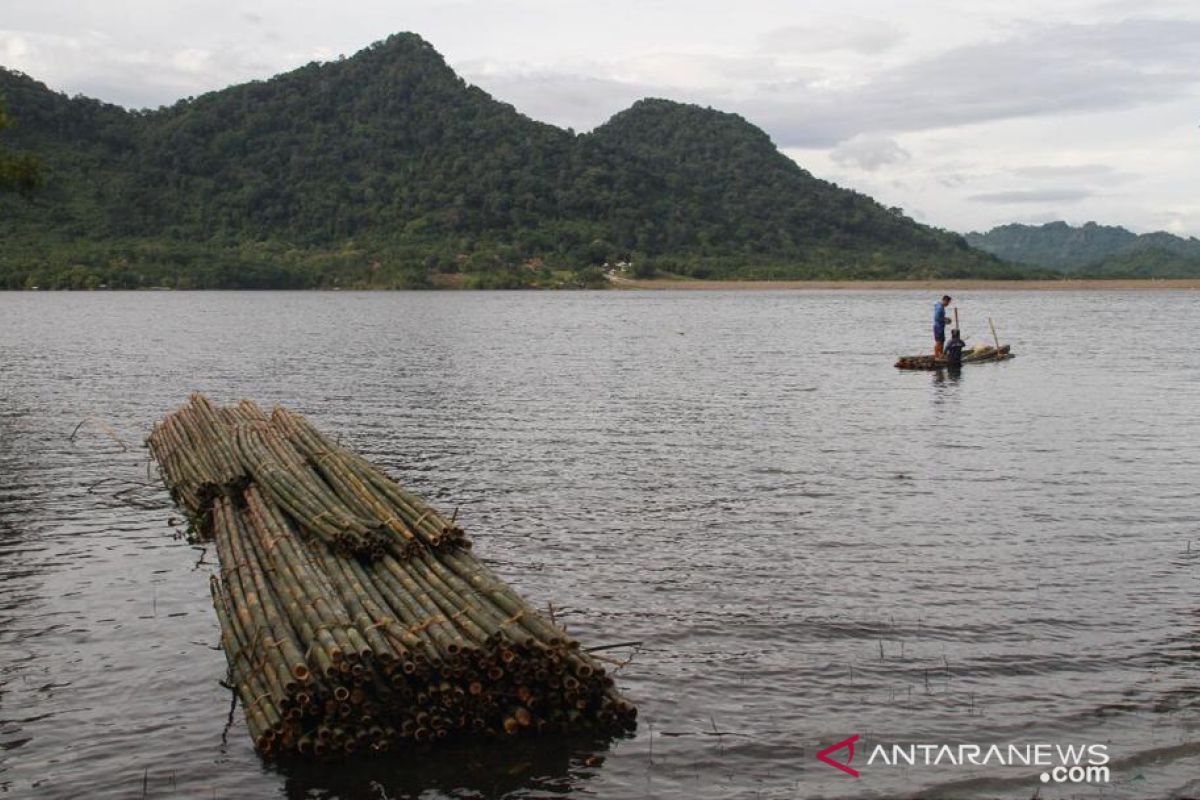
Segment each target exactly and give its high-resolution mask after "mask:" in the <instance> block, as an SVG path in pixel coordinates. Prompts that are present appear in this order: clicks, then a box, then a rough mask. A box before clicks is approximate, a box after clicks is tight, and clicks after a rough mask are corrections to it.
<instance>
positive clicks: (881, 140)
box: [829, 134, 912, 172]
mask: <svg viewBox="0 0 1200 800" xmlns="http://www.w3.org/2000/svg"><path fill="white" fill-rule="evenodd" d="M829 157H830V158H832V159H833V160H834V161H835V162H836V163H838V164H841V165H842V166H849V165H853V166H856V167H858V168H859V169H863V170H866V171H867V172H874V171H875V170H877V169H879V168H881V167H886V166H888V165H891V164H899V163H901V162H904V161H908V160H909V159H910V158H912V155H911V154H910V153H909V152H908V151H907V150H905V149H904V148H903V147H901V146H900V144H899V143H898V142H897V141H896V140H895V139H891V138H889V137H887V136H876V135H873V134H859V135H857V136H853V137H851V138H849V139H847V140H846V141H844V142H842V143H841V144H839V145H838V146H837V147H835V148H834V149H833V150H832V151H831V152H830V154H829Z"/></svg>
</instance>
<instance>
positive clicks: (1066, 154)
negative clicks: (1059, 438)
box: [0, 0, 1200, 236]
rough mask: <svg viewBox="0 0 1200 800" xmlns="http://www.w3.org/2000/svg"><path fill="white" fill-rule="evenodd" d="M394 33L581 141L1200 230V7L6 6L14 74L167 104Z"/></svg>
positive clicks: (953, 202) (946, 204)
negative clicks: (695, 142)
mask: <svg viewBox="0 0 1200 800" xmlns="http://www.w3.org/2000/svg"><path fill="white" fill-rule="evenodd" d="M397 31H415V32H417V33H419V34H421V35H422V36H424V37H425V38H426V39H428V40H429V41H430V42H431V43H432V44H433V45H434V47H436V48H437V49H438V50H439V51H440V52H441V53H442V54H443V55H444V56H445V57H446V59H447V60H448V61H449V62H450V64H451V66H453V67H454V68H455V69H456V70H457V71H458V72H459V73H460V74H462V75H463V76H464V77H465V78H466V79H467V80H469V81H470V82H472V83H475V84H477V85H479V86H481V87H483V88H484V89H486V90H487V91H489V92H491V93H492V94H493V95H494V96H496V97H497V98H499V99H501V100H504V101H506V102H509V103H512V104H513V105H515V106H516V107H517V108H518V109H519V110H521V111H522V112H524V113H525V114H528V115H529V116H531V117H534V118H537V119H541V120H545V121H547V122H552V123H555V124H557V125H561V126H564V127H567V126H570V127H573V128H575V129H576V130H587V129H590V128H592V127H594V126H596V125H598V124H600V123H602V122H603V121H604V120H605V119H607V118H608V117H610V116H611V115H612V114H614V113H616V112H617V111H620V110H621V109H622V108H625V107H626V106H628V105H629V104H630V103H632V102H633V101H634V100H636V99H638V98H640V97H646V96H658V97H669V98H672V99H676V100H684V101H689V102H696V103H701V104H704V105H711V106H713V107H716V108H720V109H722V110H726V111H735V112H737V113H740V114H742V115H743V116H745V117H746V118H747V119H749V120H750V121H751V122H753V123H755V124H756V125H759V126H760V127H762V128H764V129H765V130H766V131H767V132H768V133H769V134H770V135H771V137H772V138H773V139H774V140H775V143H776V144H777V145H778V146H779V147H780V148H782V149H783V150H784V151H785V152H786V153H788V155H790V156H791V157H793V158H794V159H795V160H796V161H797V162H799V163H800V164H801V165H803V166H804V167H805V168H806V169H808V170H809V171H811V172H812V173H814V174H816V175H818V176H819V177H823V178H826V179H829V180H832V181H834V182H836V183H838V184H840V185H843V186H848V187H851V188H854V189H858V190H860V191H863V192H866V193H868V194H870V195H872V196H874V197H876V198H877V199H879V200H880V201H881V202H883V203H885V204H887V205H897V206H901V207H903V208H904V209H905V210H906V211H907V212H908V213H909V214H910V215H912V216H914V217H915V218H917V219H919V220H921V221H923V222H926V223H929V224H933V225H938V226H940V227H945V228H950V229H953V230H960V231H966V230H980V229H986V228H989V227H991V226H993V225H997V224H1003V223H1005V222H1013V221H1019V222H1044V221H1049V220H1054V219H1065V220H1067V221H1069V222H1072V223H1082V222H1086V221H1088V220H1095V221H1097V222H1102V223H1107V224H1121V225H1125V226H1126V227H1129V228H1132V229H1134V230H1137V231H1149V230H1169V231H1172V232H1175V233H1180V234H1186V235H1197V236H1200V190H1198V188H1197V187H1200V3H1198V2H1196V0H1185V1H1184V2H1176V1H1174V0H1137V1H1136V2H1132V1H1130V0H1107V1H1104V2H1097V1H1095V0H1091V1H1089V2H1083V1H1082V0H1056V2H1054V3H1048V2H1045V0H1036V2H1034V1H1033V0H1000V1H998V2H993V0H972V2H963V0H953V1H950V0H946V1H945V2H943V0H926V1H925V2H919V3H916V2H903V0H900V1H899V2H898V1H897V0H837V2H832V1H831V0H823V2H809V1H808V0H779V1H775V0H739V1H738V2H729V0H690V1H689V2H681V1H680V0H608V2H605V3H597V2H595V1H594V0H588V2H583V1H582V0H482V1H481V0H457V1H454V0H451V1H450V2H433V1H432V0H341V1H340V2H320V3H316V2H307V1H306V0H246V1H245V2H232V0H205V1H204V2H199V1H193V0H0V64H2V65H4V66H7V67H12V68H16V69H20V70H22V71H24V72H26V73H29V74H30V75H32V76H34V77H35V78H38V79H39V80H42V81H44V82H45V83H47V84H48V85H50V86H51V87H52V88H54V89H58V90H61V91H65V92H67V93H69V94H76V93H82V94H85V95H89V96H92V97H97V98H100V99H102V100H107V101H109V102H113V103H119V104H121V105H125V106H130V107H145V106H158V105H161V104H166V103H171V102H173V101H175V100H177V99H178V98H180V97H185V96H188V95H194V94H198V93H200V92H204V91H207V90H211V89H219V88H222V87H224V86H227V85H229V84H231V83H235V82H241V81H245V80H250V79H256V78H266V77H269V76H271V75H273V74H275V73H278V72H281V71H284V70H287V69H291V68H294V67H297V66H300V65H301V64H304V63H306V62H308V61H312V60H314V59H315V60H325V59H330V58H336V57H337V56H339V55H341V54H345V55H350V54H352V53H354V52H355V51H356V50H358V49H360V48H361V47H363V46H365V45H367V44H369V43H371V42H372V41H375V40H377V39H382V38H384V37H385V36H387V35H388V34H389V33H394V32H397Z"/></svg>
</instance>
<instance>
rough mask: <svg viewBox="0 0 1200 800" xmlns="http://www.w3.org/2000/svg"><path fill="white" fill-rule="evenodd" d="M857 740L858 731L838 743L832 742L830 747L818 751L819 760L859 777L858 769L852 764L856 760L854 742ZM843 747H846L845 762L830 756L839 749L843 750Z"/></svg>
mask: <svg viewBox="0 0 1200 800" xmlns="http://www.w3.org/2000/svg"><path fill="white" fill-rule="evenodd" d="M857 741H858V734H857V733H856V734H854V735H853V736H851V737H850V738H849V739H843V740H842V741H840V742H838V743H837V744H831V745H829V747H826V748H825V749H824V750H821V751H819V752H818V753H817V760H818V761H823V762H825V763H826V764H828V765H829V766H831V767H836V768H837V769H840V770H841V771H842V772H844V773H846V774H847V775H853V776H854V777H856V778H857V777H858V770H856V769H854V767H852V766H850V762H851V761H853V760H854V743H855V742H857ZM843 747H844V748H846V761H845V763H843V762H841V761H834V760H833V759H832V758H830V757H829V754H830V753H834V752H837V751H838V750H841V749H842V748H843Z"/></svg>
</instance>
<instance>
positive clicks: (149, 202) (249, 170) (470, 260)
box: [0, 34, 1034, 288]
mask: <svg viewBox="0 0 1200 800" xmlns="http://www.w3.org/2000/svg"><path fill="white" fill-rule="evenodd" d="M0 103H3V105H4V106H5V107H6V108H7V110H8V113H9V115H10V116H11V117H12V119H13V121H14V125H13V126H12V127H11V128H10V129H9V130H6V131H5V132H4V135H3V139H2V140H0V146H6V147H9V148H12V149H13V150H27V151H30V152H31V153H33V154H34V155H35V156H37V157H38V158H40V159H41V161H42V163H43V165H44V168H45V169H44V173H45V179H46V185H45V188H44V189H43V190H42V191H41V192H39V193H38V194H37V195H36V196H35V198H34V201H33V202H28V201H26V200H23V199H22V198H20V197H18V196H15V195H4V196H0V225H2V230H3V234H2V236H3V245H2V248H0V287H9V288H20V287H28V286H34V285H37V286H41V287H42V288H52V287H71V288H87V287H94V286H101V285H105V286H109V287H113V288H117V287H141V286H169V287H178V288H208V287H211V288H217V287H222V288H226V287H244V288H268V287H270V288H304V287H317V286H343V287H369V286H381V287H382V286H414V287H415V286H425V285H430V283H431V282H436V279H437V277H438V276H439V275H448V274H455V273H463V274H464V275H465V282H466V284H467V285H470V286H480V287H504V286H523V285H555V284H556V283H557V284H567V285H578V284H588V283H594V282H603V277H602V273H601V270H600V266H601V265H603V264H605V263H616V262H629V263H631V264H632V269H633V271H634V273H635V274H641V275H646V274H649V273H651V272H652V271H653V270H655V269H660V270H667V271H671V272H677V273H682V274H687V275H691V276H694V277H712V278H727V277H741V278H814V279H831V278H863V279H874V278H932V277H963V276H971V277H985V278H986V277H992V278H1001V277H1023V276H1028V275H1030V274H1034V273H1033V271H1031V270H1028V269H1026V268H1019V267H1014V266H1012V265H1006V264H1003V263H1002V262H1000V261H999V260H998V259H996V258H994V257H992V256H990V255H988V254H986V253H982V252H980V251H977V250H974V249H972V248H970V247H969V246H968V245H967V242H966V241H965V240H964V239H963V237H961V236H959V235H957V234H953V233H949V232H946V231H941V230H937V229H934V228H930V227H927V226H924V225H920V224H917V223H916V222H914V221H913V220H911V219H909V218H908V217H906V216H904V215H903V214H902V213H901V212H900V211H899V209H888V208H885V207H883V206H881V205H880V204H879V203H877V202H875V201H874V200H872V199H871V198H869V197H866V196H865V195H862V194H859V193H856V192H852V191H847V190H845V189H840V188H838V187H837V186H834V185H833V184H831V183H828V182H826V181H822V180H818V179H816V178H814V177H813V176H812V175H810V174H809V173H808V172H806V171H805V170H803V169H801V168H800V167H798V166H797V165H796V164H795V163H794V162H793V161H792V160H791V159H789V158H788V157H786V156H785V155H783V154H782V153H780V152H779V151H778V150H777V149H776V148H775V146H774V145H773V144H772V142H771V140H770V139H769V138H768V137H767V135H766V134H765V133H763V132H762V131H761V130H759V129H758V128H755V127H754V126H753V125H750V124H749V123H747V122H746V121H745V120H744V119H742V118H741V117H738V116H736V115H733V114H725V113H721V112H718V111H714V110H711V109H704V108H700V107H697V106H690V105H681V104H679V103H673V102H669V101H666V100H642V101H640V102H638V103H636V104H635V105H634V106H633V107H632V108H629V109H628V110H626V111H623V112H621V113H619V114H617V115H616V116H615V117H613V118H612V119H611V120H610V121H609V122H608V123H606V124H605V125H602V126H601V127H599V128H597V129H596V130H594V131H592V132H591V133H587V134H582V135H576V134H575V133H574V132H572V131H564V130H561V129H558V128H555V127H553V126H550V125H545V124H542V123H539V122H535V121H533V120H531V119H529V118H527V117H525V116H522V115H521V114H519V113H518V112H517V111H516V110H515V109H514V108H513V107H512V106H509V105H506V104H504V103H501V102H498V101H496V100H494V99H493V98H492V97H490V96H489V95H488V94H487V93H485V92H483V91H482V90H480V89H478V88H476V87H473V86H468V85H467V84H466V83H465V82H464V81H463V80H462V79H461V78H459V77H458V76H457V75H456V74H455V73H454V72H453V71H452V70H451V69H450V68H449V67H448V66H447V65H446V63H445V61H444V60H443V59H442V57H441V56H440V55H438V53H437V52H435V51H434V49H433V48H432V47H431V46H430V45H429V44H427V43H426V42H425V41H424V40H422V39H421V38H420V37H418V36H416V35H413V34H400V35H396V36H392V37H391V38H389V39H387V40H386V41H384V42H380V43H377V44H375V45H372V46H371V47H368V48H367V49H365V50H363V51H362V52H360V53H358V54H357V55H355V56H353V57H351V58H346V59H342V60H338V61H335V62H329V63H324V64H317V63H313V64H309V65H307V66H305V67H301V68H300V69H297V70H295V71H293V72H289V73H286V74H283V75H279V76H277V77H275V78H272V79H271V80H268V81H256V82H252V83H248V84H244V85H241V86H233V87H230V88H228V89H224V90H222V91H218V92H213V93H210V94H206V95H203V96H201V97H197V98H194V99H192V98H189V99H187V100H181V101H180V102H178V103H176V104H175V105H174V106H171V107H169V108H167V107H164V108H160V109H157V110H145V111H127V110H125V109H122V108H119V107H117V106H113V105H108V104H105V103H102V102H99V101H96V100H91V99H88V98H84V97H74V98H69V97H67V96H66V95H63V94H59V93H55V92H52V91H50V90H49V89H47V88H46V87H45V86H44V85H43V84H41V83H38V82H37V81H35V80H33V79H31V78H29V77H27V76H25V75H22V74H20V73H17V72H11V71H7V70H3V69H0Z"/></svg>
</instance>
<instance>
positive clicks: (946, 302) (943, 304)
mask: <svg viewBox="0 0 1200 800" xmlns="http://www.w3.org/2000/svg"><path fill="white" fill-rule="evenodd" d="M949 307H950V295H948V294H944V295H942V299H941V300H939V301H937V302H936V303H934V304H933V357H934V358H941V357H942V351H943V349H944V348H945V345H946V309H947V308H949Z"/></svg>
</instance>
